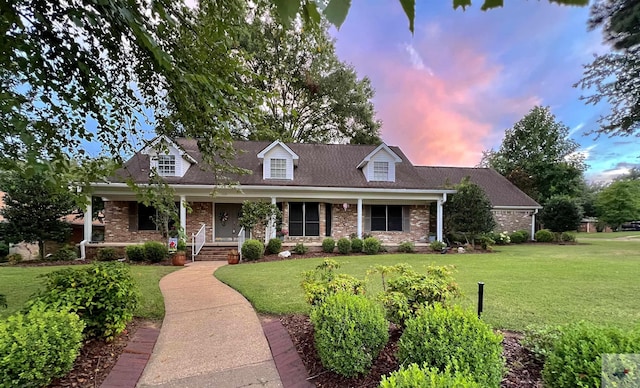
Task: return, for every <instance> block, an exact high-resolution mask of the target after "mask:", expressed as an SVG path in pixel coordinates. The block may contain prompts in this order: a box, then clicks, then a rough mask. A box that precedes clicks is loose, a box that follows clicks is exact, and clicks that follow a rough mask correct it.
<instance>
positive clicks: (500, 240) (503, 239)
mask: <svg viewBox="0 0 640 388" xmlns="http://www.w3.org/2000/svg"><path fill="white" fill-rule="evenodd" d="M491 238H492V239H493V241H495V243H496V245H507V244H509V243H511V238H510V237H509V235H508V234H507V232H500V233H495V232H494V233H492V234H491Z"/></svg>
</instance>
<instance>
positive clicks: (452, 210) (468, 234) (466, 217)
mask: <svg viewBox="0 0 640 388" xmlns="http://www.w3.org/2000/svg"><path fill="white" fill-rule="evenodd" d="M455 189H456V193H455V194H454V195H453V196H451V197H450V198H449V200H448V201H447V202H446V203H445V208H444V214H445V228H446V230H447V232H448V233H457V234H462V235H464V236H465V238H466V239H467V240H468V241H469V239H470V241H471V242H472V243H474V242H475V239H476V237H478V236H479V235H480V234H482V233H489V232H491V231H493V229H494V228H495V227H496V221H495V220H494V218H493V214H492V213H491V202H490V201H489V198H487V195H486V194H485V192H484V190H482V188H481V187H480V186H478V185H477V184H475V183H473V182H470V181H469V178H468V177H467V178H465V179H463V180H462V182H460V184H458V185H456V186H455Z"/></svg>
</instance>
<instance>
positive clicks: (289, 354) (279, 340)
mask: <svg viewBox="0 0 640 388" xmlns="http://www.w3.org/2000/svg"><path fill="white" fill-rule="evenodd" d="M262 331H264V335H265V337H267V342H269V347H270V348H271V354H272V355H273V361H274V362H275V364H276V369H278V374H279V375H280V380H281V381H282V386H283V388H311V387H315V384H313V383H311V382H310V381H309V380H307V378H308V377H309V375H308V374H307V368H305V366H304V364H303V363H302V359H301V358H300V355H299V354H298V351H297V350H296V347H295V346H294V345H293V342H292V341H291V337H290V336H289V332H287V329H285V328H284V326H283V325H282V322H280V320H278V319H274V320H272V321H270V322H263V323H262Z"/></svg>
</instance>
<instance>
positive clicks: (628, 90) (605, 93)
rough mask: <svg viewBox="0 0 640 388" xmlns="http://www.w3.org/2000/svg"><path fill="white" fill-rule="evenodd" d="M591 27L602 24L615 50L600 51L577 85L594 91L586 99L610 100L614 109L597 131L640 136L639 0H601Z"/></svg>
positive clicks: (584, 98)
mask: <svg viewBox="0 0 640 388" xmlns="http://www.w3.org/2000/svg"><path fill="white" fill-rule="evenodd" d="M589 27H590V28H591V29H595V28H598V27H602V29H603V33H604V41H605V42H606V43H608V44H609V45H611V46H612V48H613V49H614V50H615V51H613V52H610V53H606V54H603V55H597V56H596V57H595V59H594V60H593V62H591V63H590V64H588V65H585V68H584V75H583V78H582V79H581V80H580V81H579V82H578V83H576V85H575V86H577V87H581V88H582V89H586V90H588V91H589V93H590V94H588V95H586V96H583V97H582V99H583V100H585V101H586V103H587V104H593V105H596V104H598V103H599V102H601V101H606V102H607V103H608V105H609V106H610V109H611V110H610V111H609V112H608V113H607V114H605V115H603V116H601V117H600V118H599V120H598V123H599V124H600V128H599V129H597V130H595V131H593V132H595V133H598V134H607V135H611V136H613V135H621V136H628V135H636V136H640V84H639V83H638V82H637V81H638V74H639V73H640V3H638V2H637V1H636V0H599V1H596V2H595V3H594V4H593V6H592V8H591V18H590V19H589Z"/></svg>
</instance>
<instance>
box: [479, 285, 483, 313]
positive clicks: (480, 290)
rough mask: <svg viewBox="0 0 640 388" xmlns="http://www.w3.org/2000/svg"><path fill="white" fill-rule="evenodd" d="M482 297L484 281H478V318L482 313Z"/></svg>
mask: <svg viewBox="0 0 640 388" xmlns="http://www.w3.org/2000/svg"><path fill="white" fill-rule="evenodd" d="M483 299H484V282H478V318H480V315H481V314H482V301H483Z"/></svg>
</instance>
